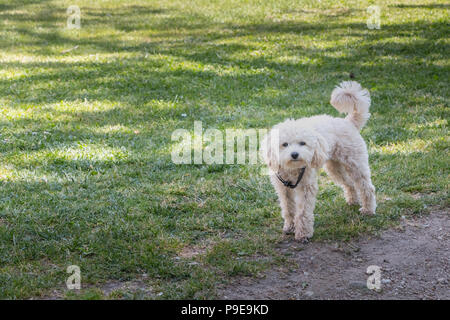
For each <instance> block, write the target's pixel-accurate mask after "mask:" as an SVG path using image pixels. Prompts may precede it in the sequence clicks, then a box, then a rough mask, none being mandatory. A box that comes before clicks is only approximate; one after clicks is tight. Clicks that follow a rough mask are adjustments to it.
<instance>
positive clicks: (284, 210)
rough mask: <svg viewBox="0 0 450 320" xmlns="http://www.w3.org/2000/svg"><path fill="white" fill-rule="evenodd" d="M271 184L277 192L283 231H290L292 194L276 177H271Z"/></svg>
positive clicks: (291, 225) (292, 204) (292, 214)
mask: <svg viewBox="0 0 450 320" xmlns="http://www.w3.org/2000/svg"><path fill="white" fill-rule="evenodd" d="M272 184H273V186H274V188H275V190H276V192H277V195H278V200H279V201H280V207H281V216H282V217H283V220H284V225H283V233H286V234H288V233H292V232H294V212H295V199H294V197H293V196H294V194H293V193H292V191H290V190H288V189H287V188H286V187H285V186H284V185H282V184H281V183H280V181H278V179H277V178H275V179H272Z"/></svg>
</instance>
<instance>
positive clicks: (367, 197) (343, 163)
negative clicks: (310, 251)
mask: <svg viewBox="0 0 450 320" xmlns="http://www.w3.org/2000/svg"><path fill="white" fill-rule="evenodd" d="M330 103H331V104H332V105H333V106H334V107H335V108H336V109H337V110H338V111H339V112H344V113H348V115H347V117H346V118H345V119H344V118H333V117H330V116H328V115H320V116H314V117H310V118H302V119H298V120H293V119H288V120H286V121H284V122H282V123H279V124H277V125H275V126H274V127H273V128H272V129H271V130H270V132H269V133H268V134H267V135H266V138H265V141H263V143H262V145H261V152H262V156H263V158H264V159H265V161H266V163H267V165H268V166H269V169H270V171H271V172H272V173H274V174H271V175H270V180H271V182H272V185H273V186H274V187H275V190H276V192H277V194H278V197H279V200H280V206H281V214H282V216H283V219H284V227H283V232H285V233H289V232H292V231H294V232H295V239H296V240H303V241H304V240H307V239H308V238H311V237H312V235H313V232H314V229H313V227H314V215H313V212H314V206H315V203H316V195H317V190H318V187H317V171H318V170H319V169H320V168H321V167H323V166H324V167H325V170H326V172H327V173H328V175H329V176H330V177H331V179H332V180H333V181H334V182H335V183H337V184H338V185H340V186H341V187H342V189H344V195H345V199H346V201H347V203H348V204H358V203H359V204H361V209H360V212H362V213H366V214H374V213H375V208H376V201H375V188H374V186H373V185H372V182H371V179H370V168H369V161H368V160H369V159H368V158H369V156H368V153H367V147H366V144H365V142H364V140H363V138H362V137H361V135H360V133H359V131H360V130H361V128H362V127H363V126H364V125H365V124H366V122H367V120H368V119H369V117H370V113H369V106H370V94H369V92H368V91H367V90H366V89H363V88H362V87H361V85H360V84H359V83H357V82H354V81H344V82H342V83H341V84H340V85H339V86H337V87H336V88H335V89H334V90H333V92H332V93H331V101H330Z"/></svg>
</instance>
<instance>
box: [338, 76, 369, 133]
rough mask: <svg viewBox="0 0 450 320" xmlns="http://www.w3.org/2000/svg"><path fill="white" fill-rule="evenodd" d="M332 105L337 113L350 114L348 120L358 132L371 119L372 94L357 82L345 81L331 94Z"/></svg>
mask: <svg viewBox="0 0 450 320" xmlns="http://www.w3.org/2000/svg"><path fill="white" fill-rule="evenodd" d="M330 103H331V105H332V106H333V107H335V108H336V110H337V111H339V112H343V113H348V115H347V117H346V119H347V120H349V121H351V122H352V123H353V124H354V125H355V126H356V128H358V130H361V129H362V127H364V125H365V124H366V122H367V120H369V118H370V113H369V107H370V93H369V91H367V89H363V88H362V87H361V85H360V84H359V83H358V82H356V81H343V82H341V83H340V84H339V85H338V86H336V88H334V90H333V92H332V93H331V100H330Z"/></svg>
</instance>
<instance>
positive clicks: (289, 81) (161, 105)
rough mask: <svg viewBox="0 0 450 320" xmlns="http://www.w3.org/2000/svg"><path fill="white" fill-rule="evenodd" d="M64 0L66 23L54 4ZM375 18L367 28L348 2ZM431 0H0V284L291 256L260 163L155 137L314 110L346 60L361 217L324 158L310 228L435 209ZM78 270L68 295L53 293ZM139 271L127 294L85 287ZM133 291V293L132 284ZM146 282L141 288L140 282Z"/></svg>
mask: <svg viewBox="0 0 450 320" xmlns="http://www.w3.org/2000/svg"><path fill="white" fill-rule="evenodd" d="M73 4H76V5H78V6H79V7H80V9H81V29H67V28H66V20H67V17H68V15H67V13H66V9H67V8H68V7H69V6H70V5H73ZM371 4H377V5H379V6H380V8H381V28H380V29H379V30H377V29H373V30H370V29H368V28H367V25H366V20H367V18H368V13H367V11H366V9H367V7H368V6H370V5H371ZM449 9H450V5H449V4H448V2H446V1H427V0H421V1H415V0H410V1H400V0H399V1H387V0H380V1H356V0H354V1H345V0H339V1H332V0H322V1H315V0H314V1H313V0H304V1H301V0H295V1H293V0H266V1H258V0H248V1H208V0H196V1H185V0H178V1H176V0H170V1H143V0H141V1H139V0H135V1H125V0H123V1H118V0H117V1H113V0H111V1H92V0H77V1H63V0H48V1H45V0H41V1H40V0H21V1H18V0H0V26H1V27H0V66H1V68H0V157H1V160H0V298H11V299H15V298H30V297H44V296H51V295H53V294H55V290H56V291H57V292H58V294H59V296H60V297H62V298H83V299H99V298H150V299H172V298H194V299H204V298H213V297H214V296H215V288H216V286H217V285H218V284H221V283H226V282H227V281H228V280H229V279H232V277H235V276H241V275H247V276H256V277H257V276H261V274H262V273H263V272H264V270H265V269H266V268H268V267H273V266H281V267H287V268H289V267H290V264H291V261H290V260H289V257H286V256H283V255H281V254H280V253H279V252H277V250H276V245H277V243H279V242H280V241H282V240H283V239H284V237H283V235H282V234H281V227H282V219H281V216H280V209H279V206H278V203H277V198H276V195H275V192H274V190H273V188H272V186H271V185H270V183H269V179H268V177H267V176H265V175H263V174H261V168H262V166H260V165H176V164H174V163H173V162H172V161H171V150H172V148H173V145H174V143H173V142H172V141H171V134H172V132H173V131H174V130H176V129H180V128H184V129H188V130H193V124H194V121H202V123H203V128H218V129H221V130H225V129H229V128H242V129H248V128H268V127H270V126H272V125H273V124H275V123H277V122H279V121H282V120H284V119H285V118H287V117H303V116H310V115H316V114H322V113H327V114H331V115H337V112H336V111H335V110H334V109H333V107H332V106H331V105H330V104H329V102H328V101H329V97H330V93H331V90H332V89H333V87H334V86H335V85H336V84H338V83H339V82H340V81H342V80H348V79H349V73H350V72H352V73H354V75H355V77H356V80H357V81H359V82H361V83H362V84H363V86H365V87H367V88H368V89H369V90H370V92H371V94H372V101H373V103H372V107H371V113H372V118H371V119H370V121H369V122H368V125H367V126H366V127H365V128H364V129H363V131H362V135H363V137H364V138H365V140H366V141H367V144H368V147H369V152H370V165H371V168H372V175H373V182H374V185H375V187H376V188H377V200H378V210H377V212H378V215H376V216H374V217H367V216H362V215H360V214H359V213H358V208H356V207H349V206H347V205H346V204H345V201H344V197H343V194H342V191H341V190H340V189H339V188H338V187H337V186H336V185H334V184H333V183H332V182H331V181H330V180H329V179H328V178H327V177H326V175H325V174H324V173H322V176H321V179H320V194H319V199H318V203H317V206H316V210H315V213H316V233H315V236H314V238H313V239H312V241H324V240H325V241H335V240H349V239H352V238H354V237H356V236H358V235H360V234H367V233H376V232H377V231H378V230H381V229H383V228H386V227H389V226H392V225H395V223H397V222H398V221H399V220H400V219H401V217H402V216H405V217H406V218H408V217H410V216H411V215H421V214H426V213H428V212H429V211H430V208H431V207H448V205H449V202H448V181H449V135H448V127H447V126H448V118H449V108H448V102H449V82H448V81H449V60H448V56H449V53H450V51H449V38H448V31H449V29H448V26H449ZM69 265H78V266H80V268H81V276H82V286H83V289H82V290H81V292H78V293H74V292H73V291H70V292H69V291H67V289H65V281H66V278H67V277H68V276H69V274H67V273H66V268H67V266H69ZM128 281H131V282H132V281H138V282H139V287H140V288H138V289H137V290H132V289H117V290H113V291H112V292H111V293H110V294H109V295H107V294H104V292H103V291H102V290H101V288H103V286H106V285H108V284H111V283H126V282H128ZM143 288H147V289H143ZM149 288H150V289H149Z"/></svg>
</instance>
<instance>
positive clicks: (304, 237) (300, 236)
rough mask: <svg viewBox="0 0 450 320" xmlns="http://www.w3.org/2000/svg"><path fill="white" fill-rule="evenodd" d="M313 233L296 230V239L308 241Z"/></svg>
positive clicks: (302, 241) (303, 241)
mask: <svg viewBox="0 0 450 320" xmlns="http://www.w3.org/2000/svg"><path fill="white" fill-rule="evenodd" d="M311 237H312V235H311V236H310V235H306V234H305V233H304V232H296V233H295V240H296V241H298V242H301V243H308V242H309V239H310V238H311Z"/></svg>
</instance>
